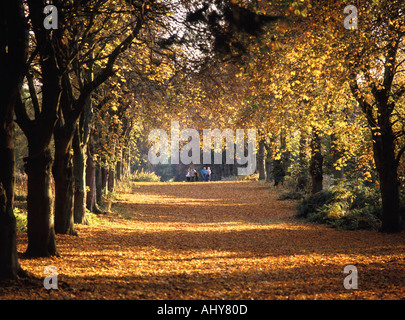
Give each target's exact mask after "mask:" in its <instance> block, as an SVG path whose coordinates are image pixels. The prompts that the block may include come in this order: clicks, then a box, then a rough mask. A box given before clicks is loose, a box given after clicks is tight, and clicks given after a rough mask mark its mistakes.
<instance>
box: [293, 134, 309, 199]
mask: <svg viewBox="0 0 405 320" xmlns="http://www.w3.org/2000/svg"><path fill="white" fill-rule="evenodd" d="M306 145H307V139H306V135H305V133H304V132H303V131H301V132H300V142H299V150H300V151H299V159H298V166H299V172H298V176H297V185H296V188H295V189H296V191H298V192H299V191H304V190H306V188H307V185H308V167H307V159H306V158H307V157H306V152H305V150H306V147H307V146H306Z"/></svg>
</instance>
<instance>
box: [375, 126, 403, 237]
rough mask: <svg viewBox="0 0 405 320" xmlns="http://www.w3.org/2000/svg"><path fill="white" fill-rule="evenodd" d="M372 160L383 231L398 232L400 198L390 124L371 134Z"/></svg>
mask: <svg viewBox="0 0 405 320" xmlns="http://www.w3.org/2000/svg"><path fill="white" fill-rule="evenodd" d="M373 149H374V162H375V165H376V168H377V172H378V176H379V180H380V191H381V199H382V208H383V213H382V226H381V231H383V232H388V233H391V232H398V231H400V230H401V228H400V207H399V203H400V199H399V189H398V188H399V181H398V174H397V163H396V161H395V159H396V158H395V144H394V135H393V132H392V127H391V125H388V126H387V127H386V128H385V130H381V131H380V134H378V135H374V136H373Z"/></svg>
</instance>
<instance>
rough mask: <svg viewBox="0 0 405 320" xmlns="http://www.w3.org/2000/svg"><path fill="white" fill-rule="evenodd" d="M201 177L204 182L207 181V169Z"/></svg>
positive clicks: (202, 172) (204, 169) (202, 171)
mask: <svg viewBox="0 0 405 320" xmlns="http://www.w3.org/2000/svg"><path fill="white" fill-rule="evenodd" d="M201 176H202V179H203V181H206V180H205V179H206V177H207V170H206V168H205V167H204V168H203V169H202V170H201Z"/></svg>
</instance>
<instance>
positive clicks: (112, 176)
mask: <svg viewBox="0 0 405 320" xmlns="http://www.w3.org/2000/svg"><path fill="white" fill-rule="evenodd" d="M114 167H115V166H113V168H114ZM113 168H111V167H110V168H109V169H108V181H107V183H108V191H109V192H114V190H115V168H114V169H113Z"/></svg>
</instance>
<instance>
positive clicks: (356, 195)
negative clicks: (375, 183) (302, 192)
mask: <svg viewBox="0 0 405 320" xmlns="http://www.w3.org/2000/svg"><path fill="white" fill-rule="evenodd" d="M296 216H297V217H299V218H304V219H305V220H306V221H310V222H317V223H324V224H326V225H329V226H331V227H334V228H339V229H345V230H358V229H368V230H375V229H378V228H379V227H380V225H381V220H380V219H381V198H380V195H379V192H378V190H376V189H373V188H370V187H366V186H343V185H337V186H333V187H331V188H329V189H328V190H326V191H321V192H318V193H317V194H315V195H311V196H309V197H307V198H305V199H304V200H303V201H302V202H301V203H300V204H299V205H298V207H297V213H296Z"/></svg>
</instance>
